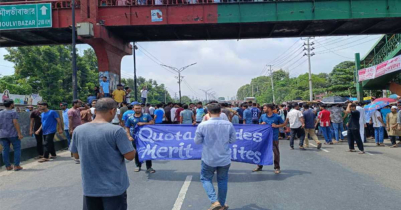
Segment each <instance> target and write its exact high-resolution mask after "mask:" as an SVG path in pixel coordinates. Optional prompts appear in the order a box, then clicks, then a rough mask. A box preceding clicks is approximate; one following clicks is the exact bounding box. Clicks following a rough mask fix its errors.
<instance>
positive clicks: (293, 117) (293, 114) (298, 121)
mask: <svg viewBox="0 0 401 210" xmlns="http://www.w3.org/2000/svg"><path fill="white" fill-rule="evenodd" d="M287 122H290V128H291V134H290V136H291V137H290V147H291V149H294V139H295V135H297V136H298V137H299V149H301V150H305V148H304V140H305V130H304V127H305V121H304V117H303V115H302V112H301V111H299V104H298V103H295V104H294V105H293V109H291V111H290V112H288V114H287V119H286V121H285V123H286V124H287Z"/></svg>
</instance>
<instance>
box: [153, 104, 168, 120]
mask: <svg viewBox="0 0 401 210" xmlns="http://www.w3.org/2000/svg"><path fill="white" fill-rule="evenodd" d="M161 107H162V104H157V105H156V109H155V111H154V118H153V117H152V116H151V117H152V118H153V119H154V120H155V124H162V123H163V118H164V117H165V116H164V111H163V110H162V109H160V108H161Z"/></svg>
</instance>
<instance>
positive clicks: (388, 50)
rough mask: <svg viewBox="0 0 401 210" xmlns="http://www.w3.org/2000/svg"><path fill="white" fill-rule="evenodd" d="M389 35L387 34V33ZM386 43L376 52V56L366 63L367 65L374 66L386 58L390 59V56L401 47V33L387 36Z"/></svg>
mask: <svg viewBox="0 0 401 210" xmlns="http://www.w3.org/2000/svg"><path fill="white" fill-rule="evenodd" d="M386 36H387V35H386ZM385 38H386V39H387V41H386V44H384V45H383V47H382V48H381V49H380V50H379V52H377V53H376V54H375V56H374V57H373V58H372V59H371V60H370V61H369V62H367V63H366V66H374V65H377V64H379V63H381V62H383V61H385V60H388V59H390V58H389V56H391V57H392V56H395V55H396V54H397V53H398V51H399V50H400V49H401V34H393V35H392V36H387V37H385Z"/></svg>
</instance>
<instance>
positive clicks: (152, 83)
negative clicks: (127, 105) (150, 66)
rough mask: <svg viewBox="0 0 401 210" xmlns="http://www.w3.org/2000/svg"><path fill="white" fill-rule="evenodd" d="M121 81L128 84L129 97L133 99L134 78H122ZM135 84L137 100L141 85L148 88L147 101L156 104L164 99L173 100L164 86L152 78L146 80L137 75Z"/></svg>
mask: <svg viewBox="0 0 401 210" xmlns="http://www.w3.org/2000/svg"><path fill="white" fill-rule="evenodd" d="M121 83H122V84H124V85H125V86H126V87H127V86H128V87H130V88H131V89H132V92H131V98H132V100H135V92H134V89H135V83H134V79H131V78H123V79H121ZM137 84H138V90H137V95H138V100H139V101H140V99H141V90H142V88H143V87H147V89H148V103H151V104H158V103H161V102H164V100H165V99H166V101H167V102H169V101H173V100H172V98H171V96H170V94H169V93H168V91H166V87H165V86H164V84H160V85H159V84H158V83H157V81H156V80H152V79H149V80H146V79H145V78H143V77H138V78H137ZM165 97H166V98H165ZM132 100H131V101H132Z"/></svg>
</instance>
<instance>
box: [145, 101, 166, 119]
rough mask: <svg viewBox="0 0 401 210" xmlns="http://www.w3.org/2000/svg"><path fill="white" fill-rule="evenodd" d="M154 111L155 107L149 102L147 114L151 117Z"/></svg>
mask: <svg viewBox="0 0 401 210" xmlns="http://www.w3.org/2000/svg"><path fill="white" fill-rule="evenodd" d="M163 112H164V110H163ZM154 113H155V107H153V105H152V104H151V105H150V107H149V114H150V116H151V117H152V118H153V115H154Z"/></svg>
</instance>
